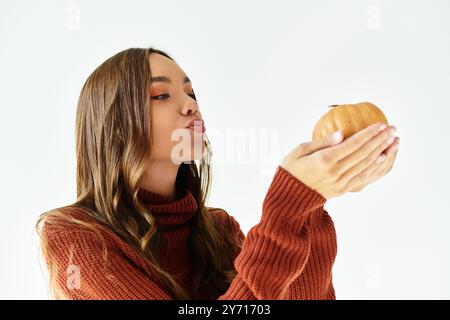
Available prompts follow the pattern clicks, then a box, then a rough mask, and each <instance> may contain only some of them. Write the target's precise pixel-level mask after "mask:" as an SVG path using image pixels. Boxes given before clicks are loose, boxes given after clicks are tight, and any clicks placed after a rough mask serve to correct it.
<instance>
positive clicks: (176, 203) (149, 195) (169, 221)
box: [138, 189, 198, 229]
mask: <svg viewBox="0 0 450 320" xmlns="http://www.w3.org/2000/svg"><path fill="white" fill-rule="evenodd" d="M138 198H139V199H140V200H141V202H142V203H143V204H144V205H145V207H146V208H147V209H149V210H150V211H151V213H152V214H153V216H154V217H155V219H156V221H157V222H158V224H159V225H160V226H161V228H163V229H173V228H177V227H180V226H183V225H185V224H186V223H187V222H189V220H190V219H191V218H192V217H193V216H194V214H195V213H196V211H197V208H198V205H197V201H196V199H195V196H194V195H193V194H192V192H191V191H190V190H189V189H186V190H185V191H184V193H182V194H181V195H177V197H176V199H175V200H172V199H170V198H167V197H165V196H162V195H160V194H157V193H154V192H152V191H150V190H146V189H139V191H138Z"/></svg>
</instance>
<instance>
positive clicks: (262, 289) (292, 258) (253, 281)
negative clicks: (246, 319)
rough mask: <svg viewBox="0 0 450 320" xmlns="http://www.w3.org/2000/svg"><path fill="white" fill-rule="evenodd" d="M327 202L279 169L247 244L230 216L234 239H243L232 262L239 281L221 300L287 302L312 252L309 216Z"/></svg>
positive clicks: (234, 282) (232, 284)
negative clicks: (258, 220)
mask: <svg viewBox="0 0 450 320" xmlns="http://www.w3.org/2000/svg"><path fill="white" fill-rule="evenodd" d="M325 202H326V199H325V198H324V197H323V196H322V195H321V194H320V193H318V192H316V191H314V190H312V189H311V188H309V187H308V186H306V185H305V184H303V183H302V182H301V181H300V180H298V179H296V178H295V177H294V176H292V175H291V174H290V173H288V172H287V171H285V170H284V169H283V168H281V167H280V166H279V167H278V168H277V171H276V173H275V176H274V178H273V181H272V183H271V185H270V187H269V190H268V192H267V194H266V197H265V199H264V203H263V213H262V216H261V219H260V222H259V223H258V224H257V225H255V226H254V227H252V228H251V229H250V231H249V232H248V234H247V237H246V238H245V235H244V233H243V232H242V230H241V229H240V227H239V223H238V222H237V221H236V220H235V219H234V218H233V217H232V216H230V220H231V224H232V227H233V229H234V232H235V234H237V235H238V237H239V238H241V239H242V238H243V237H244V238H245V240H244V244H243V247H242V250H241V252H240V253H239V255H238V256H237V257H236V260H235V262H234V264H235V268H236V271H237V276H236V278H235V280H234V281H233V282H232V283H231V285H230V288H229V289H228V290H227V292H225V293H224V294H223V295H222V296H220V297H219V300H222V299H224V300H226V299H289V288H290V285H291V284H292V283H293V282H294V280H295V279H297V278H298V277H299V276H300V274H301V273H302V272H303V270H304V266H305V264H306V262H307V261H308V258H309V254H310V249H311V237H310V230H309V228H308V221H309V215H310V214H311V213H314V214H318V213H319V212H320V210H317V209H320V208H321V207H323V205H324V203H325Z"/></svg>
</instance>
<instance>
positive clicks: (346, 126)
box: [312, 102, 389, 141]
mask: <svg viewBox="0 0 450 320" xmlns="http://www.w3.org/2000/svg"><path fill="white" fill-rule="evenodd" d="M329 107H330V108H332V109H331V110H329V111H328V112H327V113H325V114H324V115H323V116H322V117H321V118H320V119H319V121H318V122H317V124H316V126H315V128H314V131H313V137H312V139H313V141H315V140H320V139H322V138H325V137H326V136H328V135H330V134H331V133H333V132H334V131H337V130H341V132H342V133H343V134H344V139H346V138H348V137H350V136H352V135H353V134H355V133H356V132H358V131H360V130H362V129H364V128H366V127H368V126H370V125H371V124H374V123H376V122H383V123H385V124H386V125H389V124H388V121H387V119H386V117H385V115H384V114H383V112H382V111H381V110H380V108H378V107H377V106H376V105H374V104H373V103H370V102H360V103H356V104H340V105H332V106H329Z"/></svg>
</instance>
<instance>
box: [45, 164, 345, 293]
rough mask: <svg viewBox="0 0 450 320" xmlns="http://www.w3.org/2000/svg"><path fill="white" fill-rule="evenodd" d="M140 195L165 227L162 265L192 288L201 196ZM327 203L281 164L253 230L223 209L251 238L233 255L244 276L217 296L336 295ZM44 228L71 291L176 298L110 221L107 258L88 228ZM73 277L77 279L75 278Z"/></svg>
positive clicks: (60, 278)
mask: <svg viewBox="0 0 450 320" xmlns="http://www.w3.org/2000/svg"><path fill="white" fill-rule="evenodd" d="M138 195H139V198H140V199H141V201H142V202H143V203H145V205H146V206H148V208H150V209H151V210H152V213H153V214H154V216H155V219H156V221H157V223H158V224H159V225H160V227H161V230H162V233H161V239H162V242H161V246H162V247H161V251H160V252H161V256H160V259H161V264H162V266H163V267H164V268H166V269H167V270H168V271H170V272H171V273H172V274H174V273H179V274H181V279H183V280H182V281H181V283H182V285H183V287H185V288H189V279H190V275H191V274H192V272H195V270H191V268H190V266H191V261H190V255H189V253H188V250H187V247H186V241H187V239H188V237H189V232H190V229H189V224H188V222H189V219H191V218H192V216H193V215H194V214H195V212H196V208H197V203H196V200H195V198H194V196H193V195H192V193H190V192H189V191H188V192H186V193H185V194H184V195H181V196H180V197H179V198H178V199H176V200H173V201H170V200H169V199H167V198H165V197H163V196H160V195H157V194H154V193H152V192H149V191H148V190H144V189H140V190H139V194H138ZM325 202H326V199H325V198H324V197H323V196H322V195H321V194H320V193H318V192H316V191H314V190H313V189H311V188H309V187H308V186H306V185H305V184H303V183H302V182H301V181H300V180H298V179H296V178H295V177H294V176H292V175H291V174H290V173H288V172H287V171H286V170H284V169H283V168H281V167H280V166H278V168H277V170H276V172H275V175H274V177H273V180H272V183H271V185H270V187H269V189H268V191H267V194H266V196H265V199H264V202H263V210H262V215H261V218H260V220H259V222H258V223H257V224H256V225H255V226H253V227H252V228H251V229H250V230H249V232H248V234H247V236H246V237H245V235H244V233H243V232H242V230H241V229H240V226H239V223H238V222H237V221H236V220H235V219H234V217H233V216H231V215H229V214H228V213H227V212H226V211H224V210H222V211H220V212H219V213H216V214H218V215H219V216H220V218H221V219H222V221H223V223H225V224H226V225H228V226H229V227H230V228H231V230H232V232H231V233H225V234H226V235H227V236H231V237H234V238H235V239H237V238H241V239H244V238H245V240H244V244H243V247H242V250H241V251H240V252H238V254H237V256H236V257H231V258H233V259H234V266H235V269H236V271H237V276H236V278H235V279H234V281H233V282H232V283H231V285H230V286H229V288H228V290H227V291H226V292H224V293H223V294H222V295H221V296H219V297H218V300H247V299H286V300H288V299H291V300H297V299H336V297H335V291H334V288H333V282H332V266H333V263H334V260H335V257H336V253H337V244H336V233H335V229H334V224H333V221H332V219H331V217H330V216H329V215H328V213H327V211H326V210H325V209H324V208H323V205H324V204H325ZM72 214H78V215H79V216H82V213H81V212H78V213H76V212H72ZM84 215H85V216H87V215H86V214H84ZM85 219H86V220H89V219H92V218H90V217H89V218H88V217H86V218H85ZM42 230H43V235H44V236H45V237H47V239H48V241H49V242H48V243H49V246H50V248H51V250H52V251H53V252H54V253H55V255H56V257H57V259H56V264H57V267H58V271H57V274H56V279H57V286H58V288H59V289H60V290H62V292H64V297H65V298H69V299H173V298H172V297H171V296H170V295H169V294H168V293H167V292H166V291H165V290H164V289H162V286H161V285H160V283H159V282H158V281H157V280H156V279H155V277H154V276H153V273H152V271H151V270H150V266H149V265H148V264H147V263H146V261H145V260H144V259H143V257H142V256H141V254H140V253H139V252H138V251H137V250H135V249H134V248H133V247H131V246H130V245H129V244H127V243H126V242H125V241H124V240H122V238H120V237H119V236H118V235H116V234H115V233H114V232H112V230H111V229H109V228H108V227H106V226H101V229H100V230H102V232H101V236H102V238H103V239H104V240H106V247H107V250H108V255H107V260H106V261H105V260H104V259H103V253H104V252H103V251H102V247H101V245H99V244H98V238H96V236H95V235H94V234H93V233H92V232H90V231H89V230H87V229H84V228H82V227H80V226H74V225H70V224H67V223H66V224H61V225H56V226H55V225H52V226H46V225H45V223H44V227H43V229H42ZM74 270H75V272H74ZM74 276H77V277H79V279H78V280H79V281H78V283H77V282H75V283H73V277H74ZM56 298H62V297H56Z"/></svg>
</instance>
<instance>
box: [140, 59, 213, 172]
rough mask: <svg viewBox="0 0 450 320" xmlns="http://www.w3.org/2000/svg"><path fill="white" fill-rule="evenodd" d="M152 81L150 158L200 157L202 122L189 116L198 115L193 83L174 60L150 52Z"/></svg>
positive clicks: (177, 158) (201, 153)
mask: <svg viewBox="0 0 450 320" xmlns="http://www.w3.org/2000/svg"><path fill="white" fill-rule="evenodd" d="M149 59H150V68H151V73H152V85H151V88H150V99H151V108H152V112H153V115H152V132H153V149H152V160H172V162H174V163H177V164H180V163H181V162H182V161H191V160H197V159H201V158H202V157H203V152H204V143H203V138H204V126H203V125H202V123H201V122H200V121H198V122H195V128H194V129H189V128H187V126H188V125H189V124H190V122H191V121H192V120H193V119H202V115H201V113H200V110H199V107H198V104H197V101H196V100H195V99H194V95H193V87H192V84H191V82H190V81H189V78H188V77H187V76H186V74H185V73H184V71H183V70H182V69H181V68H180V67H179V66H178V64H177V63H176V62H174V61H172V60H171V59H169V58H167V57H165V56H163V55H160V54H157V53H152V54H150V58H149Z"/></svg>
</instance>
